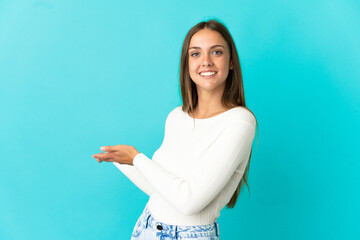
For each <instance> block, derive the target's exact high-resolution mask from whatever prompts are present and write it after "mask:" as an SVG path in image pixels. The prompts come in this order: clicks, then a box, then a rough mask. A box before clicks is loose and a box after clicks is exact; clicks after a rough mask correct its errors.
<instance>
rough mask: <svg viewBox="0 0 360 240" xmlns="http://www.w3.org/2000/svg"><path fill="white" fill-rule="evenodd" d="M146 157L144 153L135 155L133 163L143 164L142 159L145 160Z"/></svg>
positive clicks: (136, 164) (135, 164)
mask: <svg viewBox="0 0 360 240" xmlns="http://www.w3.org/2000/svg"><path fill="white" fill-rule="evenodd" d="M144 157H145V158H146V156H145V155H144V154H143V153H138V154H136V155H135V157H134V159H133V165H134V166H135V167H137V166H139V165H141V161H143V160H144Z"/></svg>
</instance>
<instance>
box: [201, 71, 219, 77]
mask: <svg viewBox="0 0 360 240" xmlns="http://www.w3.org/2000/svg"><path fill="white" fill-rule="evenodd" d="M214 74H215V72H202V73H200V75H201V76H211V75H214Z"/></svg>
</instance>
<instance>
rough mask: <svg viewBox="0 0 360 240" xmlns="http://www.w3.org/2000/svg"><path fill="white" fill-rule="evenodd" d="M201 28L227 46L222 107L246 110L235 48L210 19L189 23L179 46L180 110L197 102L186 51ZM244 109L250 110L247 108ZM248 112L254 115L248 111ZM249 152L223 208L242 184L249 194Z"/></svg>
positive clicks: (224, 30)
mask: <svg viewBox="0 0 360 240" xmlns="http://www.w3.org/2000/svg"><path fill="white" fill-rule="evenodd" d="M205 28H206V29H209V30H213V31H216V32H218V33H220V34H221V35H222V37H223V38H224V39H225V41H226V42H227V44H228V47H229V49H230V60H231V61H232V65H233V69H230V70H229V74H228V77H227V79H226V83H225V89H224V92H223V96H222V99H221V102H222V104H223V106H226V107H227V108H232V107H237V106H242V107H245V108H246V109H248V108H247V107H246V105H245V94H244V86H243V81H242V74H241V67H240V61H239V56H238V53H237V50H236V47H235V43H234V41H233V39H232V37H231V34H230V32H229V31H228V29H227V28H226V27H225V26H224V25H223V24H222V23H220V22H218V21H216V20H214V19H212V20H208V21H206V22H200V23H198V24H196V25H195V26H193V27H192V28H191V29H190V30H189V31H188V33H187V34H186V37H185V39H184V42H183V45H182V50H181V58H180V72H179V78H180V90H181V97H182V101H183V105H182V110H183V111H184V112H187V113H191V112H193V111H194V109H195V108H196V106H197V103H198V95H197V90H196V84H195V83H194V82H193V81H192V80H191V78H190V73H189V65H188V57H189V56H188V51H189V45H190V40H191V38H192V36H193V35H194V34H195V33H197V32H198V31H199V30H201V29H205ZM248 110H249V111H250V109H248ZM250 112H251V113H252V114H253V115H254V113H253V112H252V111H250ZM254 117H255V115H254ZM255 119H256V117H255ZM194 121H195V119H194ZM256 126H257V127H258V132H259V126H258V124H257V121H256ZM258 141H259V134H258ZM251 152H252V149H251V151H250V156H249V161H248V164H247V166H246V169H245V171H244V174H243V176H242V178H241V180H240V183H239V185H238V187H237V188H236V190H235V192H234V194H233V196H232V197H231V199H230V201H229V202H228V203H227V205H226V206H227V208H233V207H234V206H235V204H236V201H237V198H238V196H239V194H240V191H241V189H242V188H243V186H244V183H245V184H246V185H247V187H248V190H249V196H250V188H249V185H248V183H247V178H248V171H249V168H250V158H251Z"/></svg>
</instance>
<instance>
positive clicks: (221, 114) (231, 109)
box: [185, 106, 242, 122]
mask: <svg viewBox="0 0 360 240" xmlns="http://www.w3.org/2000/svg"><path fill="white" fill-rule="evenodd" d="M237 108H242V106H237V107H233V108H230V109H228V110H226V111H225V112H222V113H219V114H217V115H215V116H212V117H208V118H194V117H191V116H190V115H189V114H188V113H187V112H185V115H186V116H187V117H189V118H192V119H195V120H196V121H200V122H204V121H207V120H211V119H215V118H219V117H221V116H224V115H226V114H227V113H229V112H231V111H233V110H234V109H237Z"/></svg>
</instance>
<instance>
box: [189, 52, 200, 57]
mask: <svg viewBox="0 0 360 240" xmlns="http://www.w3.org/2000/svg"><path fill="white" fill-rule="evenodd" d="M195 54H199V53H197V52H193V53H192V54H191V55H190V56H192V57H196V56H197V55H195Z"/></svg>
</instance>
